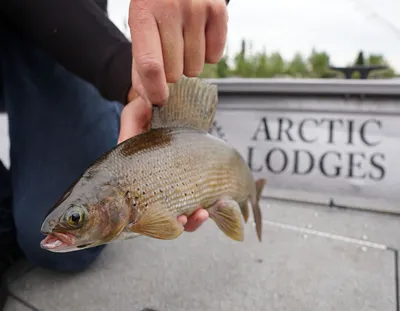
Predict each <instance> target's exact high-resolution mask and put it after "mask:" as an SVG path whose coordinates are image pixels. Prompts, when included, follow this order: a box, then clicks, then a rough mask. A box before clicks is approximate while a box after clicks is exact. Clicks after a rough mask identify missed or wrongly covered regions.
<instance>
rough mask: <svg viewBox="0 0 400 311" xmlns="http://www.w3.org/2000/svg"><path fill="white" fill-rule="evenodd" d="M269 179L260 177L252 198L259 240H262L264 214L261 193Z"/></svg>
mask: <svg viewBox="0 0 400 311" xmlns="http://www.w3.org/2000/svg"><path fill="white" fill-rule="evenodd" d="M266 182H267V180H266V179H265V178H260V179H258V180H256V182H255V188H256V191H255V197H254V198H253V199H252V202H251V206H252V208H253V215H254V222H255V223H256V232H257V237H258V240H259V241H260V242H261V233H262V215H261V209H260V198H261V193H262V191H263V189H264V186H265V184H266Z"/></svg>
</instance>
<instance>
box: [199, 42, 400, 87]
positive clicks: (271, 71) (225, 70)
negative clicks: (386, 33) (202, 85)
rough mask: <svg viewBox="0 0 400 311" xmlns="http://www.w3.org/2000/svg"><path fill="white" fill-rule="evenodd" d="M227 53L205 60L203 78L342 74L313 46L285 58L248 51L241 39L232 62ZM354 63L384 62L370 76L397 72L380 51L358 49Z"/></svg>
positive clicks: (335, 75) (389, 76)
mask: <svg viewBox="0 0 400 311" xmlns="http://www.w3.org/2000/svg"><path fill="white" fill-rule="evenodd" d="M229 58H230V57H229V56H228V55H227V54H226V55H225V56H224V57H223V58H222V59H221V61H220V62H219V63H218V64H206V65H205V66H204V69H203V71H202V73H201V75H200V76H201V77H203V78H227V77H243V78H272V77H295V78H344V75H343V74H342V73H340V72H338V71H334V70H331V69H329V65H332V64H330V59H329V55H328V53H326V52H324V51H317V50H315V49H313V50H312V51H311V54H310V55H309V56H308V57H304V56H303V55H301V54H300V53H297V54H295V55H294V56H293V58H292V59H289V60H285V59H283V58H282V56H281V55H280V53H279V52H276V51H274V52H272V53H270V54H268V53H267V51H266V50H265V49H264V50H263V51H262V52H258V53H255V54H253V53H251V45H250V48H248V44H247V42H246V41H245V40H243V41H242V44H241V49H240V51H239V52H238V53H237V54H236V55H234V57H233V63H232V64H231V65H229ZM348 65H349V66H353V65H361V66H368V65H385V66H387V67H388V69H383V70H375V71H372V72H371V73H370V74H369V77H368V78H369V79H384V78H392V77H395V76H396V72H395V71H394V70H393V68H391V66H390V64H389V63H388V62H387V61H386V60H385V58H384V57H383V56H382V55H375V54H371V55H368V56H365V54H364V52H363V51H360V52H359V53H358V55H357V56H356V57H355V60H354V62H353V63H351V64H348ZM358 78H359V73H358V72H355V73H354V74H353V79H358Z"/></svg>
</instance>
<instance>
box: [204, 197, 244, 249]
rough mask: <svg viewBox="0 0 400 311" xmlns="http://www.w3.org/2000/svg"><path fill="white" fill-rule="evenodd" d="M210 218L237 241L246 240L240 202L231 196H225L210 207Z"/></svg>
mask: <svg viewBox="0 0 400 311" xmlns="http://www.w3.org/2000/svg"><path fill="white" fill-rule="evenodd" d="M208 212H209V215H210V218H211V219H212V220H214V222H215V223H216V225H217V226H218V228H220V229H221V230H222V232H224V233H225V234H226V235H227V236H228V237H230V238H231V239H232V240H235V241H243V240H244V228H243V222H242V214H241V210H240V206H239V204H238V203H237V202H236V201H234V200H233V199H231V198H223V199H220V200H218V201H217V202H215V203H214V204H213V205H212V206H211V207H210V208H208Z"/></svg>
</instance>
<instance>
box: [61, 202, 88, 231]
mask: <svg viewBox="0 0 400 311" xmlns="http://www.w3.org/2000/svg"><path fill="white" fill-rule="evenodd" d="M85 218H86V209H85V208H84V207H82V206H76V205H72V206H71V208H70V210H69V211H68V212H67V213H66V214H65V220H66V222H67V223H68V225H69V226H70V227H72V228H74V229H76V228H80V227H82V225H83V223H84V221H85Z"/></svg>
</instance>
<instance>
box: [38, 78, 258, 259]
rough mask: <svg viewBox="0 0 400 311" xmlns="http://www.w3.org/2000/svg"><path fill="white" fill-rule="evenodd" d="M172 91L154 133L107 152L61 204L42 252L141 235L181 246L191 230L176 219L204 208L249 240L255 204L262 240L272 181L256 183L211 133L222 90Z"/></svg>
mask: <svg viewBox="0 0 400 311" xmlns="http://www.w3.org/2000/svg"><path fill="white" fill-rule="evenodd" d="M169 88H170V97H169V100H168V103H167V104H166V105H165V106H164V107H162V108H154V109H153V117H152V126H151V130H149V131H148V132H146V133H143V134H140V135H137V136H135V137H132V138H130V139H128V140H126V141H124V142H122V143H121V144H119V145H118V146H116V147H115V148H113V149H112V150H110V151H109V152H107V153H105V154H104V155H103V156H102V157H100V158H99V159H98V160H97V161H95V162H94V163H93V165H91V166H90V167H89V168H88V169H87V170H86V171H85V172H84V173H83V174H82V176H81V177H80V178H79V179H78V180H77V181H76V182H75V183H74V184H73V185H72V186H71V187H70V188H69V189H68V190H67V191H66V193H65V194H64V195H63V197H62V198H61V199H60V200H59V201H58V202H57V203H56V204H55V206H54V207H53V209H52V210H51V211H50V212H49V213H48V215H47V216H46V218H45V220H44V222H43V224H42V228H41V231H42V233H44V234H46V235H47V236H46V238H45V239H44V240H43V241H42V242H41V247H42V248H44V249H47V250H49V251H53V252H70V251H76V250H80V249H84V248H89V247H94V246H98V245H101V244H106V243H110V242H112V241H115V240H120V239H128V238H131V237H133V236H137V235H144V236H148V237H152V238H156V239H175V238H177V237H178V236H179V235H180V234H182V232H183V231H184V228H183V226H182V224H181V223H180V222H179V221H178V220H177V217H178V216H179V215H182V214H184V215H187V216H189V215H191V214H192V213H193V212H194V211H195V210H196V209H198V208H199V207H202V208H204V209H207V210H208V212H209V214H210V218H211V219H213V220H214V221H215V223H216V224H217V226H218V227H219V228H220V229H221V230H222V231H223V232H224V233H225V234H226V235H227V236H228V237H230V238H231V239H233V240H235V241H242V240H243V239H244V230H243V220H242V216H243V218H244V221H245V222H247V219H248V217H249V207H248V202H250V203H251V206H252V210H253V213H254V220H255V223H256V232H257V236H258V239H259V240H260V241H261V231H262V228H261V226H262V222H261V211H260V207H259V199H260V195H261V192H262V189H263V187H264V184H265V181H266V180H265V179H259V180H257V181H255V180H254V178H253V176H252V173H251V171H250V170H249V167H248V165H247V164H246V162H245V161H244V159H243V158H242V156H241V155H240V154H239V152H238V151H237V150H235V149H234V148H233V147H232V146H230V145H229V144H227V143H226V142H225V141H223V140H220V139H218V138H216V137H214V136H212V135H210V134H209V133H208V130H209V129H210V127H211V124H212V122H213V120H214V115H215V112H216V108H217V102H218V92H217V87H216V86H215V85H212V84H209V83H207V82H205V81H203V80H201V79H198V78H186V77H183V78H182V79H181V80H180V81H179V82H178V83H175V84H170V85H169Z"/></svg>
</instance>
